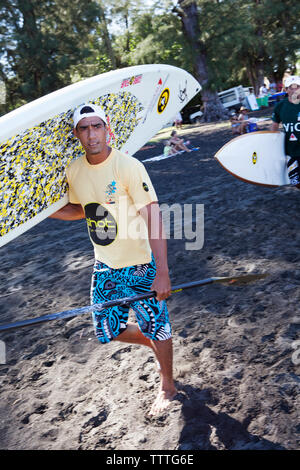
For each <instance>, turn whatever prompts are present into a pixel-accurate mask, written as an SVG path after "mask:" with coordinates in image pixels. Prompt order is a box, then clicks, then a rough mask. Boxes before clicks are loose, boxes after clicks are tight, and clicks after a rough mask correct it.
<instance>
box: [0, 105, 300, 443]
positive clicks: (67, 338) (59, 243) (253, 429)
mask: <svg viewBox="0 0 300 470" xmlns="http://www.w3.org/2000/svg"><path fill="white" fill-rule="evenodd" d="M259 115H260V116H266V117H270V115H271V108H268V109H266V110H265V111H262V112H260V113H259ZM270 123H271V121H270V120H269V121H268V120H266V121H263V122H262V123H260V125H259V127H260V129H262V130H263V129H269V126H270ZM178 133H179V135H182V136H183V137H184V138H185V139H186V140H187V139H188V140H190V141H191V145H192V146H195V147H199V150H197V151H193V152H192V153H190V154H188V153H183V154H180V155H176V156H174V157H172V158H169V159H165V160H161V161H154V162H145V163H144V164H145V166H146V168H147V170H148V172H149V174H150V177H151V178H152V181H153V183H154V186H155V188H156V191H157V194H158V196H159V200H160V203H161V204H167V205H172V204H180V205H184V204H187V205H192V206H193V207H196V205H197V204H198V205H203V208H204V232H203V233H204V243H203V246H201V247H200V248H199V249H196V250H195V249H186V243H187V241H190V240H186V239H177V238H174V237H172V238H171V239H170V240H169V243H168V247H169V248H168V249H169V266H170V269H171V280H172V283H173V284H174V285H176V284H180V283H185V282H189V281H195V280H197V279H204V278H208V277H215V276H232V275H234V276H235V275H237V274H239V275H242V274H248V273H252V274H254V273H267V274H268V275H269V276H268V277H267V278H266V279H265V280H262V281H258V282H255V283H252V284H249V285H246V286H234V285H233V286H226V285H211V286H206V287H201V288H195V289H191V290H188V291H184V292H181V293H176V294H173V295H172V296H171V297H170V299H169V300H168V307H169V312H170V317H171V321H172V326H173V335H174V370H175V379H176V386H177V388H178V394H177V396H176V398H175V400H174V401H173V404H172V406H171V407H170V408H169V409H168V410H167V411H165V412H164V413H163V414H161V415H160V416H158V417H155V418H150V417H148V416H147V413H148V411H149V409H150V406H151V404H152V402H153V400H154V398H155V395H156V393H157V388H158V383H159V376H158V372H157V369H156V364H155V361H154V358H153V355H152V353H151V351H150V350H148V349H146V348H143V347H139V346H133V345H127V344H124V343H117V342H115V343H113V344H109V345H106V346H103V345H100V344H99V343H98V341H97V339H96V337H95V335H94V331H93V325H92V321H91V317H90V315H84V316H82V317H77V318H74V319H71V320H62V321H54V322H49V323H45V324H43V325H40V326H37V327H33V328H24V329H20V330H18V331H12V332H7V333H5V334H1V336H0V339H1V340H2V341H4V342H5V345H6V363H5V364H2V365H0V383H1V392H0V394H1V395H0V396H1V402H0V448H1V449H10V450H22V449H32V450H37V449H49V450H78V449H81V450H158V449H160V450H195V451H197V450H225V449H226V450H296V449H299V447H300V446H299V433H300V424H299V388H300V378H299V369H300V352H299V354H298V353H297V351H298V350H300V337H299V327H300V312H299V301H300V266H299V261H300V233H299V227H300V212H299V210H298V207H299V200H300V191H299V190H297V189H294V188H292V187H281V188H275V189H274V188H273V189H270V188H264V187H261V186H255V185H251V184H247V183H244V182H242V181H239V180H238V179H236V178H234V177H233V176H231V175H230V174H228V173H227V172H226V171H224V169H222V168H221V166H220V165H219V164H218V163H217V162H216V161H215V160H214V154H215V153H216V152H217V151H218V150H219V149H220V148H221V147H222V146H223V145H224V144H225V143H226V142H228V141H229V140H230V139H232V137H233V136H232V134H231V129H230V127H229V124H228V122H222V123H211V124H200V125H189V126H184V129H182V130H179V132H178ZM165 138H166V136H165V134H164V133H161V134H159V135H158V136H156V139H155V140H154V141H151V142H150V143H149V148H148V149H146V150H142V151H140V152H138V153H137V154H136V155H135V156H136V157H137V158H138V159H139V160H141V161H142V160H145V159H147V158H150V157H151V156H155V155H159V154H161V153H162V151H163V142H164V139H165ZM193 222H194V225H195V224H197V219H196V216H195V217H194V219H193ZM199 223H200V222H199ZM0 257H1V271H0V320H1V321H0V323H7V322H13V321H17V320H21V319H24V318H32V317H35V316H40V315H46V314H49V313H54V312H59V311H63V310H67V309H71V308H77V307H82V306H85V305H89V301H90V299H89V294H90V278H91V272H92V267H93V249H92V246H91V244H90V242H89V239H88V234H87V230H86V223H85V221H77V222H64V221H58V220H53V219H48V220H45V221H44V222H42V223H40V224H39V225H38V226H36V227H35V228H33V229H32V230H30V231H28V232H26V233H25V234H23V235H22V236H20V237H19V238H17V239H16V240H14V241H12V242H10V243H9V244H7V245H6V246H4V247H2V248H1V249H0Z"/></svg>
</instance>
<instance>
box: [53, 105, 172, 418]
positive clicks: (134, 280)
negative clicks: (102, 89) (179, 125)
mask: <svg viewBox="0 0 300 470" xmlns="http://www.w3.org/2000/svg"><path fill="white" fill-rule="evenodd" d="M73 121H74V123H73V126H74V135H75V137H76V138H78V139H79V141H80V142H81V144H82V146H83V148H84V150H85V154H84V155H83V156H81V157H80V158H78V159H76V160H74V161H73V162H72V163H71V164H70V165H69V166H68V168H67V172H66V173H67V180H68V185H69V201H70V202H69V203H68V204H67V205H66V206H64V207H63V208H62V209H60V210H58V211H57V212H55V213H54V214H53V215H52V216H51V217H52V218H56V219H61V220H79V219H83V218H86V221H87V228H88V232H89V235H90V239H91V242H92V244H93V247H94V253H95V265H94V271H93V275H92V288H91V303H92V305H94V304H101V303H103V302H105V301H109V300H111V299H114V298H115V296H116V295H118V296H119V297H122V298H123V297H132V296H134V295H136V294H140V293H142V292H145V293H146V292H149V291H154V292H155V293H156V296H151V297H150V298H147V299H144V300H141V301H135V302H134V303H132V304H130V305H128V303H127V304H124V305H119V306H114V307H107V308H106V309H105V310H102V311H98V310H96V309H95V310H94V311H93V321H94V328H95V334H96V336H97V339H98V340H99V342H100V343H102V344H107V343H110V342H111V341H113V340H116V341H121V342H126V343H131V344H139V345H143V346H147V347H148V348H150V349H151V350H152V351H153V353H154V355H155V356H156V359H157V361H158V363H159V374H160V387H159V391H158V394H157V397H156V399H155V401H154V403H153V405H152V407H151V409H150V412H149V414H150V415H157V414H159V413H160V412H161V411H163V410H165V408H167V406H169V405H170V402H171V401H172V400H173V399H174V397H175V395H176V394H177V390H176V387H175V383H174V380H173V366H172V364H173V359H172V358H173V347H172V328H171V324H170V321H169V314H168V309H167V304H166V301H165V299H167V297H169V296H170V294H171V282H170V278H169V268H168V261H167V242H166V235H165V234H164V228H163V222H162V216H161V212H160V209H159V204H158V199H157V196H156V193H155V189H154V187H153V185H152V182H151V180H150V177H149V175H148V173H147V171H146V169H145V167H144V165H143V164H142V163H141V162H140V161H139V160H137V159H136V158H134V157H131V156H129V155H126V154H124V153H121V152H120V151H119V150H117V149H114V148H111V147H109V146H108V145H107V135H108V131H107V121H106V116H105V113H104V111H103V110H102V108H100V107H99V106H96V105H93V104H89V103H88V104H84V105H81V106H79V107H78V108H77V109H76V110H75V112H74V115H73ZM124 200H125V201H124ZM124 205H125V207H127V208H128V211H127V213H124V210H123V211H122V216H120V212H121V208H122V209H124ZM124 218H125V220H124ZM136 221H138V222H137V225H138V226H139V227H144V229H145V230H137V232H135V231H134V232H132V230H131V228H132V224H133V222H134V224H136ZM122 224H123V225H122ZM121 225H122V228H123V231H122V232H123V235H122V236H120V232H121V230H119V228H120V227H121ZM129 229H130V230H129ZM130 308H132V309H133V310H134V312H135V315H136V322H129V321H128V319H129V309H130ZM102 359H103V358H102ZM102 359H99V361H100V362H99V367H101V360H102Z"/></svg>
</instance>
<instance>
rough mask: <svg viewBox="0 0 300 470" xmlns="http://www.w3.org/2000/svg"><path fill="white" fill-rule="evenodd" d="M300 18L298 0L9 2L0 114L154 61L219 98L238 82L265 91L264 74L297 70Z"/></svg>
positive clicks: (1, 21) (275, 76) (2, 10)
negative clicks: (184, 73)
mask: <svg viewBox="0 0 300 470" xmlns="http://www.w3.org/2000/svg"><path fill="white" fill-rule="evenodd" d="M191 8H194V10H193V11H194V12H196V14H194V15H191V14H190V12H191V11H192V10H191ZM299 17H300V2H299V1H298V0H285V1H281V0H243V1H242V0H196V1H193V0H178V1H172V0H160V1H153V0H148V2H146V3H145V2H143V1H141V0H118V2H114V1H113V0H107V1H106V2H104V1H103V0H98V1H96V0H72V2H68V1H66V0H43V1H42V2H41V1H40V0H1V3H0V79H1V81H2V83H3V84H4V86H5V91H6V97H5V100H4V99H2V101H1V100H0V112H1V114H3V113H6V112H8V111H10V110H11V109H14V108H16V107H18V106H20V105H22V104H24V103H26V102H28V101H31V100H33V99H36V98H38V97H40V96H42V95H44V94H46V93H49V92H51V91H54V90H57V89H59V88H61V87H63V86H65V85H68V84H70V83H72V82H75V81H78V80H81V79H83V78H86V77H89V76H93V75H96V74H100V73H103V72H106V71H109V70H113V69H116V68H122V67H127V66H130V65H138V64H146V63H168V64H171V65H175V66H178V67H182V68H184V69H186V70H187V71H189V72H191V73H192V74H193V75H194V76H195V77H196V78H198V79H199V80H200V81H201V83H202V85H204V89H208V90H210V92H211V93H212V94H211V97H213V93H215V92H217V91H221V90H224V89H226V88H230V87H231V86H237V85H239V84H242V85H243V86H253V87H254V89H255V91H256V92H258V89H259V86H260V85H261V84H262V83H263V80H264V77H268V79H269V80H270V81H273V80H275V81H281V80H282V78H283V76H284V74H285V73H286V72H287V71H288V73H296V70H297V63H298V64H299V49H300V47H299ZM195 21H196V22H195ZM189 28H190V29H189ZM192 28H194V29H192ZM191 31H192V34H193V37H192V36H191V34H190V33H191ZM197 51H198V52H199V54H197ZM200 56H201V57H202V59H203V60H204V62H203V60H202V62H203V63H200V59H199V57H200ZM203 64H204V65H203ZM2 90H3V86H2ZM2 95H3V91H2ZM202 99H203V96H202ZM208 99H212V98H208ZM4 101H5V103H3V102H4ZM1 102H2V104H1Z"/></svg>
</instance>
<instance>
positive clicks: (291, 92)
mask: <svg viewBox="0 0 300 470" xmlns="http://www.w3.org/2000/svg"><path fill="white" fill-rule="evenodd" d="M286 92H287V94H288V99H289V101H290V102H291V103H294V104H299V103H300V85H297V84H296V83H293V84H292V85H290V86H289V87H288V88H287V89H286Z"/></svg>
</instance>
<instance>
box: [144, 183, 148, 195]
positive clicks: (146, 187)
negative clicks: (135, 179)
mask: <svg viewBox="0 0 300 470" xmlns="http://www.w3.org/2000/svg"><path fill="white" fill-rule="evenodd" d="M143 188H144V191H146V193H147V192H148V191H149V187H148V185H147V183H145V182H143Z"/></svg>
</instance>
